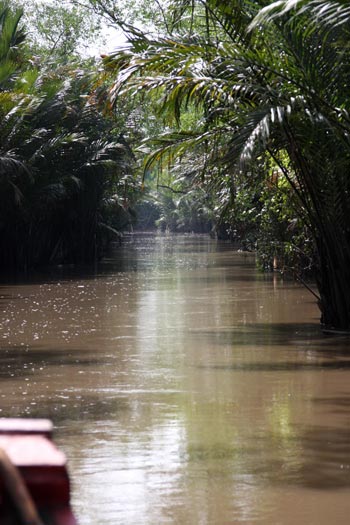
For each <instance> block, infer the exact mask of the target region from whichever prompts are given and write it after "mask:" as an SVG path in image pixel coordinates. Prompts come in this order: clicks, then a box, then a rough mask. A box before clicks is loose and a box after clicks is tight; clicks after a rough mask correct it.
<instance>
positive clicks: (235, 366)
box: [0, 236, 350, 525]
mask: <svg viewBox="0 0 350 525" xmlns="http://www.w3.org/2000/svg"><path fill="white" fill-rule="evenodd" d="M82 275H83V276H82ZM0 308H1V326H0V345H1V351H0V379H1V382H0V396H1V397H0V400H1V403H0V408H1V412H0V414H1V415H2V416H12V417H13V416H21V417H25V416H33V417H37V416H39V417H49V418H51V419H52V420H53V422H54V425H55V437H56V442H57V443H58V445H59V446H60V447H61V448H62V449H63V450H64V451H65V452H66V454H67V457H68V460H69V470H70V475H71V478H72V502H73V506H74V510H75V513H76V515H77V516H78V518H79V522H80V524H81V525H118V524H121V525H157V524H180V525H182V524H184V525H187V524H188V525H206V524H208V525H209V524H219V525H221V524H237V525H239V524H247V525H250V524H252V525H255V524H257V525H297V524H298V525H299V524H307V525H333V524H334V525H345V524H348V523H350V353H349V351H350V348H349V340H348V339H346V338H342V337H325V336H324V335H322V334H321V333H320V330H319V325H318V318H319V312H318V309H317V306H316V305H315V301H314V298H313V296H312V295H311V294H310V293H309V292H308V291H307V290H305V289H303V288H302V287H301V286H299V285H298V284H296V283H293V282H288V281H282V280H281V278H280V277H279V276H277V275H275V276H266V275H262V274H259V272H257V270H256V268H255V262H254V256H253V255H249V254H244V253H237V252H235V251H233V250H232V246H231V245H229V244H225V243H220V242H216V241H214V240H211V239H208V238H206V237H201V236H199V237H195V236H177V237H166V236H163V237H162V236H158V237H157V236H134V237H130V238H129V239H126V242H125V244H124V245H123V246H122V247H121V248H116V249H115V251H114V253H112V254H111V256H110V258H109V259H108V260H106V261H105V262H104V263H103V264H101V265H100V266H99V267H98V268H97V269H96V270H95V271H94V272H90V273H88V272H84V271H83V270H82V269H79V270H73V269H72V270H67V269H64V270H63V269H62V270H60V271H58V272H56V273H55V274H54V273H51V274H45V275H37V276H36V277H35V278H31V279H26V280H25V279H23V280H22V281H20V282H17V283H13V284H2V285H1V286H0Z"/></svg>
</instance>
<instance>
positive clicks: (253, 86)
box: [108, 0, 350, 329]
mask: <svg viewBox="0 0 350 525" xmlns="http://www.w3.org/2000/svg"><path fill="white" fill-rule="evenodd" d="M171 4H172V6H171V16H170V17H169V21H170V22H169V24H168V33H166V34H163V35H161V36H149V35H147V34H144V33H142V32H140V31H131V32H130V38H129V43H130V45H129V47H127V48H125V49H124V50H122V51H119V52H117V53H115V54H114V55H111V56H110V58H109V60H108V66H109V68H111V67H112V66H114V67H115V71H116V73H117V80H116V82H115V87H114V90H113V96H114V98H115V99H116V98H117V97H120V96H122V95H123V94H126V93H139V92H140V91H145V92H148V93H149V92H151V93H153V96H156V97H157V99H158V101H159V107H160V110H161V111H162V113H163V115H165V116H167V117H168V118H173V119H174V120H175V121H176V122H177V124H178V130H176V131H174V130H170V132H169V131H167V132H166V133H164V134H163V135H162V136H158V137H157V140H156V142H155V146H156V149H155V150H153V152H152V154H151V155H150V157H149V160H148V163H147V168H148V169H149V168H150V167H151V166H152V165H153V164H154V163H155V162H162V161H163V162H165V163H168V164H169V162H171V161H172V158H173V157H174V156H182V157H186V156H187V157H188V155H189V149H191V150H192V151H194V152H195V159H196V160H197V159H198V162H197V166H194V167H193V171H192V176H193V177H195V178H196V179H197V180H198V179H200V178H201V177H203V167H204V166H205V168H206V175H205V176H206V177H210V180H211V184H212V185H216V187H217V188H219V189H220V188H221V189H222V181H223V180H226V181H227V183H226V188H227V189H226V194H228V195H229V199H231V202H232V205H234V204H233V202H234V198H235V196H236V195H237V193H238V192H239V187H238V184H237V181H240V180H241V174H242V173H246V177H247V178H249V177H250V174H251V173H254V172H255V171H256V165H255V163H256V161H257V160H258V159H259V158H261V157H266V156H267V158H268V159H272V161H273V163H274V165H275V166H274V169H276V168H277V169H278V170H279V171H280V172H281V175H282V177H283V178H284V179H285V180H286V181H287V182H288V184H289V186H290V188H291V190H292V192H293V197H292V199H293V206H292V207H293V208H294V209H295V213H297V216H295V219H296V218H297V217H298V220H300V221H301V222H302V224H303V226H304V227H305V228H306V229H307V232H308V233H307V234H306V237H307V238H308V235H309V233H310V234H311V235H312V239H313V242H314V246H315V250H316V253H317V264H318V268H317V281H318V288H319V293H320V306H321V309H322V321H323V323H324V324H325V325H326V326H327V327H336V328H342V329H349V328H350V275H349V267H350V237H349V232H350V223H349V220H350V213H349V209H348V208H349V177H348V171H349V153H350V149H349V136H350V135H349V110H350V108H349V97H348V94H347V89H346V86H347V85H348V84H349V68H348V62H349V56H348V54H349V47H348V45H347V42H348V36H349V29H350V12H349V7H348V6H347V4H346V3H343V2H336V1H332V2H323V1H321V0H312V1H308V2H307V1H297V0H294V1H291V0H285V1H281V2H276V3H274V4H271V6H268V7H265V2H259V1H255V2H241V1H237V2H235V1H233V2H230V3H229V4H228V3H227V2H224V1H221V0H206V1H205V0H200V1H199V0H198V1H195V0H194V1H191V2H188V1H186V0H177V1H173V2H172V3H171ZM155 94H156V95H155ZM191 107H194V108H195V110H196V113H197V116H198V118H197V122H196V124H195V125H194V126H193V127H191V129H186V128H183V127H182V126H181V119H182V116H183V115H186V112H187V111H188V109H189V108H191ZM194 171H197V175H195V174H194ZM270 176H271V171H270V172H266V173H265V177H266V178H268V177H270ZM279 198H280V197H279ZM293 220H294V218H293ZM284 229H285V228H284ZM283 242H284V241H283Z"/></svg>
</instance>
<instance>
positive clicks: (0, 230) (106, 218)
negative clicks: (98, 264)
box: [0, 2, 136, 270]
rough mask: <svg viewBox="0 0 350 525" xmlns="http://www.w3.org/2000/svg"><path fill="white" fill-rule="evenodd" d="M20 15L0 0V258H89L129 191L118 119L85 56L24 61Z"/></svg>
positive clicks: (27, 261)
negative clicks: (76, 60) (46, 62)
mask: <svg viewBox="0 0 350 525" xmlns="http://www.w3.org/2000/svg"><path fill="white" fill-rule="evenodd" d="M22 15H23V12H22V10H21V9H16V10H15V11H12V10H11V9H10V7H9V4H8V3H7V2H1V4H0V52H1V56H0V118H1V126H0V199H1V206H0V267H2V268H6V269H13V270H26V269H29V268H33V267H36V266H38V265H45V264H53V263H56V264H57V263H86V262H93V261H94V260H96V259H97V258H98V257H99V255H100V253H101V251H102V249H103V247H104V244H105V242H106V239H107V238H110V237H111V236H116V235H118V231H117V230H118V229H119V225H120V224H119V223H122V224H123V223H128V222H129V215H128V212H127V210H128V208H129V203H130V202H129V201H130V198H131V196H132V193H133V191H134V190H135V191H136V184H135V183H134V179H133V176H132V165H133V163H134V160H133V155H132V153H131V150H130V148H129V146H128V144H127V142H126V141H125V140H124V139H123V136H122V129H123V118H122V117H121V116H120V115H119V116H118V117H116V116H113V115H112V114H111V112H108V111H107V110H108V105H107V103H106V98H105V94H104V92H105V90H104V88H103V86H101V85H100V83H99V84H96V82H97V77H96V73H95V72H92V68H91V67H90V68H89V67H88V63H85V64H83V63H81V64H77V63H74V62H71V63H70V64H62V63H56V67H55V69H53V67H52V65H51V66H45V65H40V64H39V63H38V61H34V60H33V58H32V57H33V55H30V54H29V53H28V50H27V52H26V51H25V49H24V47H23V44H24V42H25V33H24V29H23V28H22V27H21V25H20V24H21V19H22ZM94 67H95V64H94Z"/></svg>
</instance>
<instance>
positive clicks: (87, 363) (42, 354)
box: [0, 346, 108, 381]
mask: <svg viewBox="0 0 350 525" xmlns="http://www.w3.org/2000/svg"><path fill="white" fill-rule="evenodd" d="M84 353H85V354H86V351H85V350H82V349H80V350H79V349H76V350H74V353H69V354H67V353H66V352H64V351H63V350H62V349H55V348H50V349H48V350H46V349H34V348H30V349H29V348H26V347H23V346H11V347H2V348H1V353H0V379H1V380H6V379H8V380H10V381H13V377H14V376H15V377H16V378H21V377H25V376H28V375H33V373H32V372H31V369H34V370H38V369H39V368H40V367H43V366H44V367H45V369H46V370H47V369H48V368H50V367H53V368H55V369H57V367H59V368H63V367H93V366H100V365H101V357H98V358H97V357H91V356H90V355H88V356H85V355H84ZM102 364H103V362H102ZM106 364H108V362H107V361H106Z"/></svg>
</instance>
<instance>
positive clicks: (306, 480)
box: [298, 426, 350, 489]
mask: <svg viewBox="0 0 350 525" xmlns="http://www.w3.org/2000/svg"><path fill="white" fill-rule="evenodd" d="M300 445H301V447H302V460H303V465H302V467H301V469H300V471H299V480H298V483H299V484H302V485H303V486H305V487H308V488H318V489H339V488H345V487H350V463H349V461H348V458H349V457H350V429H344V428H338V427H323V426H314V427H311V428H309V429H308V430H307V431H305V432H304V433H302V434H301V437H300Z"/></svg>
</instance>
